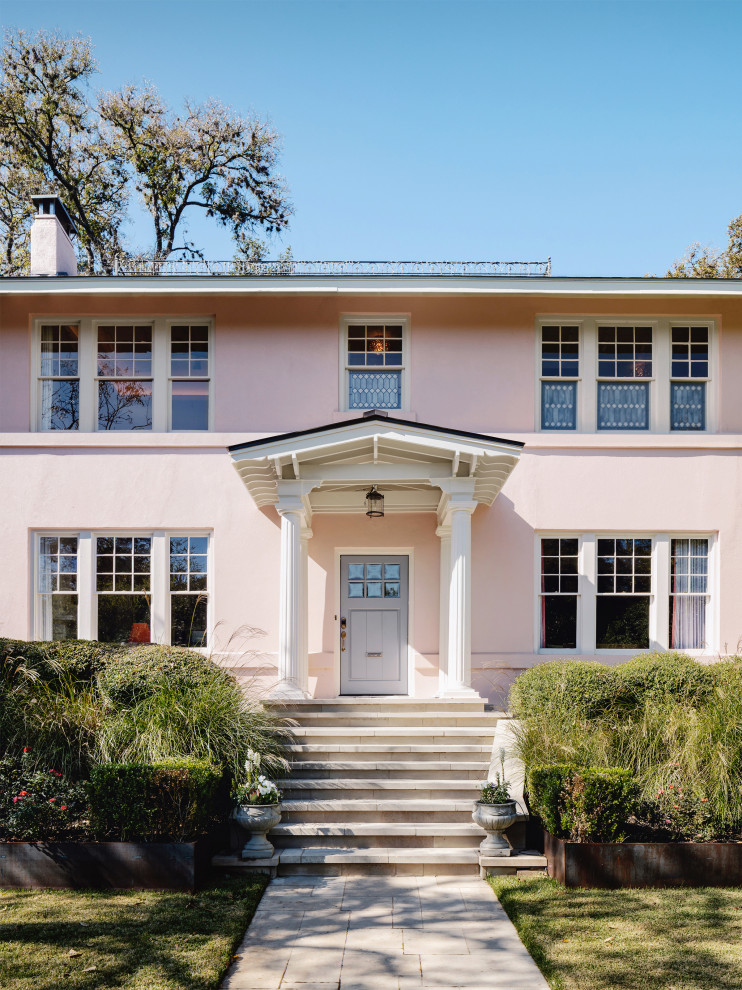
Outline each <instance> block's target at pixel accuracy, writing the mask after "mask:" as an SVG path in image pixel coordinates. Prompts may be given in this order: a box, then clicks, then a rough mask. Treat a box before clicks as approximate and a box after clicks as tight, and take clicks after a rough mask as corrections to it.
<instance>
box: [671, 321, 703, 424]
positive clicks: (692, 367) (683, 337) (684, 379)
mask: <svg viewBox="0 0 742 990" xmlns="http://www.w3.org/2000/svg"><path fill="white" fill-rule="evenodd" d="M670 333H671V346H672V356H671V360H672V370H671V381H670V429H671V430H705V429H706V383H707V381H708V377H709V328H708V327H707V326H704V327H693V326H685V327H676V326H673V327H671V330H670Z"/></svg>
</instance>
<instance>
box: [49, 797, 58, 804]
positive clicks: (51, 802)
mask: <svg viewBox="0 0 742 990" xmlns="http://www.w3.org/2000/svg"><path fill="white" fill-rule="evenodd" d="M56 800H57V799H56V798H49V804H54V802H55V801H56Z"/></svg>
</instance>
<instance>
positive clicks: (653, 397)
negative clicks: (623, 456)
mask: <svg viewBox="0 0 742 990" xmlns="http://www.w3.org/2000/svg"><path fill="white" fill-rule="evenodd" d="M545 326H577V327H578V328H579V330H578V338H579V360H580V365H579V372H580V374H579V376H578V378H576V379H572V378H570V379H563V380H565V381H567V380H569V381H577V428H576V429H575V430H545V429H544V428H543V427H542V425H541V422H542V420H541V383H542V381H547V382H548V381H560V380H562V379H558V378H552V377H543V376H542V375H541V331H542V328H543V327H545ZM600 326H614V327H622V326H623V327H635V326H648V327H651V328H652V376H651V377H650V378H626V379H616V378H605V377H601V376H599V375H598V327H600ZM673 326H676V327H682V326H695V327H706V328H708V332H709V369H708V370H709V376H708V378H694V379H688V381H691V382H705V383H706V428H705V430H672V429H671V428H670V426H671V418H670V382H671V381H681V379H674V378H673V377H672V350H671V346H670V343H671V328H672V327H673ZM535 344H536V346H535V354H536V366H535V367H536V376H535V380H536V387H535V393H536V394H535V411H534V417H535V418H534V423H535V427H536V431H537V432H538V433H545V434H557V435H564V436H573V435H574V434H576V433H590V434H596V435H600V436H601V437H611V436H612V437H616V436H628V437H635V436H648V435H652V434H655V435H656V434H667V435H670V434H672V435H673V436H679V435H685V436H693V435H696V436H697V435H699V434H700V435H701V436H704V435H706V434H710V433H716V432H717V430H718V421H717V405H718V399H717V390H718V381H719V373H718V333H717V326H716V321H715V320H714V319H705V318H697V317H691V316H683V315H680V316H661V317H658V316H657V315H656V314H655V315H652V316H643V315H641V314H636V315H634V314H631V315H628V316H627V315H626V314H625V313H624V314H621V315H620V316H617V315H615V314H610V313H607V314H605V315H599V316H590V317H586V316H584V315H582V316H575V315H570V314H569V313H558V314H548V315H544V316H539V317H538V319H537V320H536V327H535ZM599 381H611V382H614V381H618V382H621V381H626V382H648V383H649V428H648V429H646V430H639V429H637V430H599V429H598V382H599ZM682 381H686V379H682Z"/></svg>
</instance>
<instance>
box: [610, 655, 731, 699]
mask: <svg viewBox="0 0 742 990" xmlns="http://www.w3.org/2000/svg"><path fill="white" fill-rule="evenodd" d="M614 674H615V680H616V695H617V698H620V700H621V701H622V702H623V703H624V704H630V705H632V706H635V705H638V704H641V703H642V701H643V700H644V698H645V697H646V696H647V695H653V696H663V695H664V696H668V695H669V696H671V697H675V698H681V699H697V700H701V699H703V698H707V697H708V696H709V695H710V693H711V691H712V690H713V686H714V673H713V667H711V666H705V665H703V664H700V663H698V661H697V660H694V659H693V658H692V657H689V656H686V655H685V654H684V653H640V654H638V655H637V656H635V657H633V658H632V659H631V660H627V661H626V662H625V663H622V664H620V665H619V666H618V667H616V668H615V670H614Z"/></svg>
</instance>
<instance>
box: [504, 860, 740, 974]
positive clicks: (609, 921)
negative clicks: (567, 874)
mask: <svg viewBox="0 0 742 990" xmlns="http://www.w3.org/2000/svg"><path fill="white" fill-rule="evenodd" d="M489 882H490V884H491V885H492V888H493V890H494V891H495V893H496V894H497V896H498V897H499V899H500V902H501V904H502V906H503V908H504V909H505V911H506V912H507V914H508V916H509V917H510V919H511V920H512V921H513V923H514V924H515V927H516V928H517V929H518V934H519V935H520V937H521V939H522V940H523V943H524V945H525V946H526V948H527V949H528V951H529V952H530V953H531V955H532V956H533V958H534V960H535V961H536V963H537V965H538V966H539V968H540V969H541V971H542V972H543V974H544V976H545V977H546V979H547V980H548V981H549V984H550V986H551V987H552V988H553V990H640V988H641V990H650V988H652V990H654V988H658V990H659V988H661V990H739V987H742V888H724V889H722V888H716V887H702V888H679V889H678V888H676V889H672V890H653V889H650V890H567V889H565V888H564V887H562V886H560V885H559V884H558V883H557V882H556V880H550V879H547V878H546V877H544V878H536V877H534V878H528V879H523V880H518V879H516V878H513V877H491V878H490V880H489Z"/></svg>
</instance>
